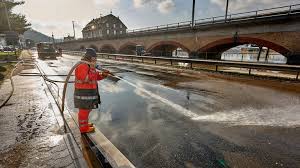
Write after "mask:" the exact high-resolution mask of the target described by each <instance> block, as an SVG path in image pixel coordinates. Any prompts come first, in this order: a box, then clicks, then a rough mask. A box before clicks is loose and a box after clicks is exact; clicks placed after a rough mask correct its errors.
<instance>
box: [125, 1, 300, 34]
mask: <svg viewBox="0 0 300 168" xmlns="http://www.w3.org/2000/svg"><path fill="white" fill-rule="evenodd" d="M299 13H300V4H294V5H288V6H280V7H274V8H267V9H262V10H256V11H248V12H242V13H233V14H228V15H227V18H225V15H222V16H214V17H208V18H203V19H197V20H195V23H194V24H195V25H194V26H193V25H192V21H185V22H178V23H170V24H166V25H158V26H152V27H145V28H139V29H133V30H128V31H127V33H128V34H136V33H142V32H157V31H162V30H177V29H184V28H197V27H200V26H203V25H212V24H217V23H231V22H237V21H245V20H256V19H262V18H270V17H274V16H285V15H294V14H299Z"/></svg>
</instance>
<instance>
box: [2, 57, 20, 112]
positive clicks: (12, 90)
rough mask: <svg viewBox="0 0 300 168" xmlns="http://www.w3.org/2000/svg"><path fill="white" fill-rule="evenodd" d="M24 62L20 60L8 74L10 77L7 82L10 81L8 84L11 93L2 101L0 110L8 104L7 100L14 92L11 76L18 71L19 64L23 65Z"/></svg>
mask: <svg viewBox="0 0 300 168" xmlns="http://www.w3.org/2000/svg"><path fill="white" fill-rule="evenodd" d="M23 62H24V61H23V60H21V61H19V62H18V63H17V64H16V65H15V67H14V69H13V70H12V71H11V73H10V76H9V80H10V84H11V88H12V89H11V91H10V93H9V95H8V96H7V97H6V99H4V101H3V102H2V103H1V104H0V109H1V108H2V107H4V106H5V104H6V103H7V102H8V100H9V99H10V98H11V96H12V95H13V93H14V91H15V85H14V81H13V79H12V78H13V75H14V72H15V71H16V70H17V69H18V65H19V64H20V63H23Z"/></svg>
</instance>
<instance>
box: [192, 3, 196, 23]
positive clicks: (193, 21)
mask: <svg viewBox="0 0 300 168" xmlns="http://www.w3.org/2000/svg"><path fill="white" fill-rule="evenodd" d="M195 1H196V0H193V11H192V28H194V24H195Z"/></svg>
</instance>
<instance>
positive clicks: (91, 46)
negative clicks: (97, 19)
mask: <svg viewBox="0 0 300 168" xmlns="http://www.w3.org/2000/svg"><path fill="white" fill-rule="evenodd" d="M89 48H93V49H94V50H95V51H96V52H98V51H99V50H98V48H97V47H96V46H95V45H93V44H92V45H90V46H89Z"/></svg>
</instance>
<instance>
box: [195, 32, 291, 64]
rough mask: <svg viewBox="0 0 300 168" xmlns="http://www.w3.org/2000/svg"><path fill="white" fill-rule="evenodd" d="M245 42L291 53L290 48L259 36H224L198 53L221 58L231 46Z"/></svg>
mask: <svg viewBox="0 0 300 168" xmlns="http://www.w3.org/2000/svg"><path fill="white" fill-rule="evenodd" d="M243 44H256V45H258V46H261V47H267V48H270V49H272V50H274V51H276V52H278V53H280V54H282V55H283V56H288V54H289V53H290V51H289V50H288V49H286V48H285V47H283V46H281V45H279V44H276V43H275V42H271V41H267V40H263V39H259V38H253V37H238V38H237V39H234V38H224V39H220V40H216V41H213V42H211V43H208V44H207V45H205V46H203V47H201V48H199V49H198V50H197V53H198V55H201V54H204V53H206V55H207V53H208V54H209V56H210V57H212V58H217V59H219V58H220V55H221V54H222V53H223V52H225V51H226V50H229V49H231V48H234V47H236V46H239V45H243Z"/></svg>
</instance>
